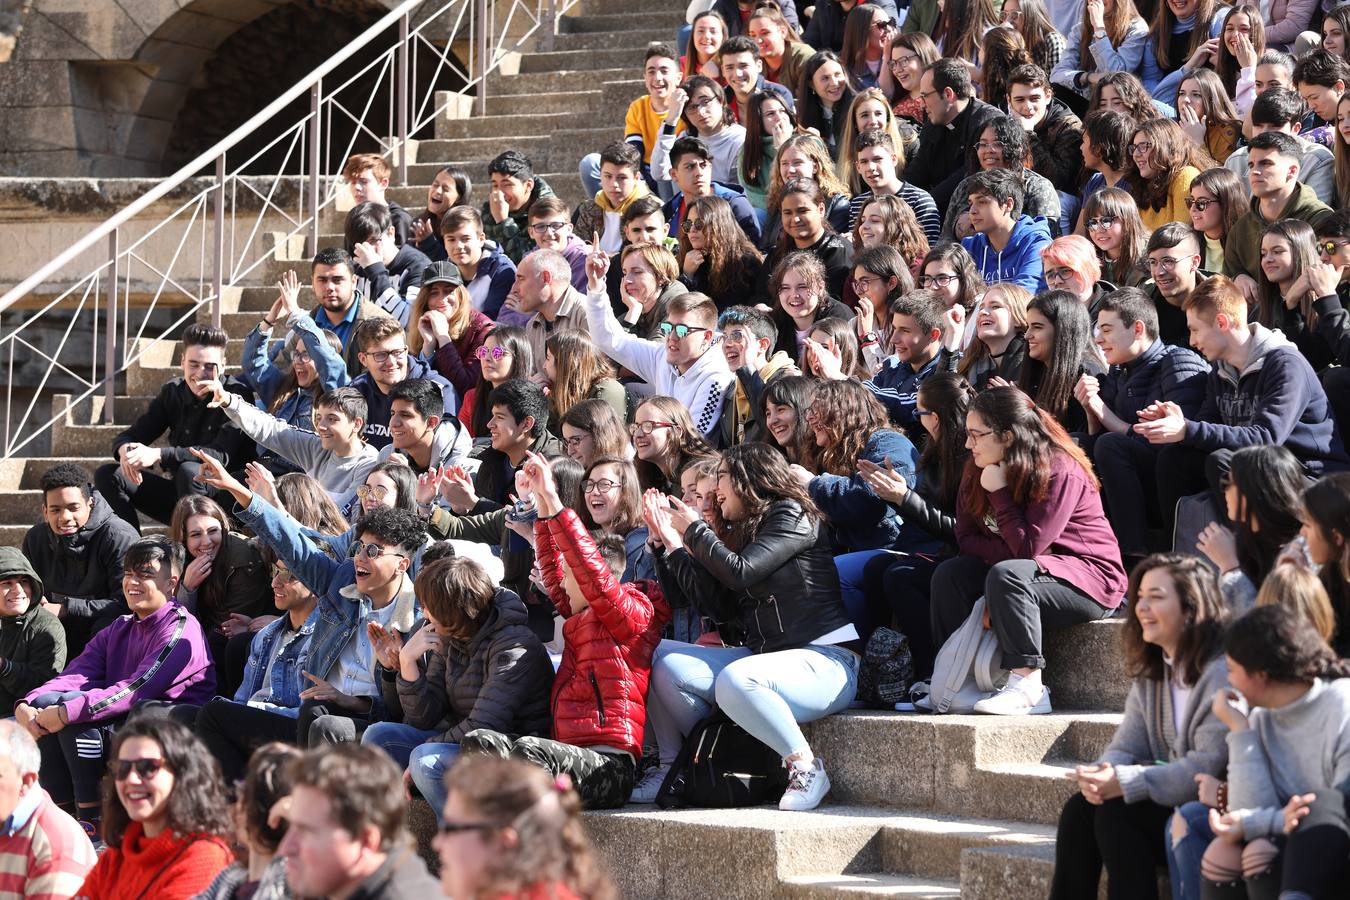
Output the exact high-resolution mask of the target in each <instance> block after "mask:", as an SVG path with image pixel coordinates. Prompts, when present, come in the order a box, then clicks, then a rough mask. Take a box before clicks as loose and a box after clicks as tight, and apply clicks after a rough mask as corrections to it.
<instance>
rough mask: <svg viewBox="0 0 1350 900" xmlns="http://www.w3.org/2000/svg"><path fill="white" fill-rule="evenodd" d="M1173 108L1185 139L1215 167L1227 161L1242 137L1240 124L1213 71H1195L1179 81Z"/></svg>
mask: <svg viewBox="0 0 1350 900" xmlns="http://www.w3.org/2000/svg"><path fill="white" fill-rule="evenodd" d="M1176 107H1177V121H1178V122H1179V123H1180V125H1181V130H1182V131H1184V132H1186V136H1187V137H1188V138H1190V139H1191V141H1192V142H1193V143H1194V144H1196V145H1197V146H1199V147H1201V148H1203V149H1204V150H1205V152H1206V153H1208V154H1209V155H1210V157H1211V158H1212V159H1213V160H1214V161H1215V162H1216V163H1218V164H1219V165H1221V166H1222V165H1223V164H1224V163H1225V162H1227V160H1228V157H1230V156H1232V155H1233V151H1234V150H1236V149H1237V145H1238V140H1239V139H1240V138H1241V137H1242V122H1241V121H1240V120H1239V115H1238V111H1237V109H1235V108H1234V107H1233V101H1232V100H1230V99H1229V98H1228V94H1227V93H1226V91H1225V89H1224V86H1223V81H1222V80H1221V79H1220V78H1219V76H1218V75H1217V74H1216V73H1215V72H1214V70H1213V69H1197V70H1195V71H1194V72H1192V73H1190V74H1189V75H1187V76H1186V77H1185V78H1183V79H1181V85H1180V87H1179V88H1178V89H1177V102H1176Z"/></svg>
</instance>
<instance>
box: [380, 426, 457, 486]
mask: <svg viewBox="0 0 1350 900" xmlns="http://www.w3.org/2000/svg"><path fill="white" fill-rule="evenodd" d="M472 449H473V438H471V437H469V430H468V429H467V428H465V427H464V426H463V425H461V424H460V421H459V419H456V418H455V417H454V416H446V417H445V418H443V419H441V423H440V424H439V425H437V426H436V434H435V435H434V436H433V437H432V439H431V459H430V461H429V465H428V468H429V469H434V468H437V467H438V466H459V465H463V464H464V462H465V461H466V460H468V458H469V451H470V450H472ZM395 453H398V454H399V455H400V456H402V457H403V458H404V459H406V460H407V461H408V465H409V466H411V467H412V470H413V471H414V472H416V473H417V474H419V475H421V474H422V473H423V472H425V471H427V470H426V469H423V468H421V467H420V466H418V465H417V463H415V462H414V461H413V458H412V457H411V456H409V455H408V454H406V453H402V452H400V451H398V450H396V449H394V445H393V444H387V445H386V446H384V447H381V448H380V453H379V458H378V462H384V461H385V460H387V459H389V457H391V456H393V455H394V454H395Z"/></svg>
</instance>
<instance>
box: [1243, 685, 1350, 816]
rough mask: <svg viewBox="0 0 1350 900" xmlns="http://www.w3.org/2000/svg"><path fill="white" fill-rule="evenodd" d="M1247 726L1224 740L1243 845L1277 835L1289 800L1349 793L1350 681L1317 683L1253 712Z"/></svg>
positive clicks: (1342, 814) (1339, 805)
mask: <svg viewBox="0 0 1350 900" xmlns="http://www.w3.org/2000/svg"><path fill="white" fill-rule="evenodd" d="M1251 724H1252V727H1251V728H1249V729H1248V730H1246V731H1234V732H1231V733H1230V734H1229V735H1228V808H1229V809H1230V810H1234V811H1237V812H1238V814H1239V815H1240V816H1241V817H1242V834H1243V837H1244V838H1245V839H1246V840H1248V841H1250V840H1254V839H1255V838H1259V837H1270V836H1272V835H1278V834H1280V832H1281V829H1282V828H1283V825H1284V816H1283V813H1282V809H1283V807H1284V805H1285V804H1286V803H1288V802H1289V798H1290V797H1292V796H1293V795H1294V794H1306V793H1315V794H1317V795H1318V796H1326V797H1329V796H1331V794H1330V792H1331V791H1340V792H1342V793H1345V792H1346V791H1347V790H1350V679H1347V678H1338V679H1336V680H1334V681H1325V680H1323V679H1321V678H1319V679H1317V680H1316V681H1314V682H1313V686H1312V687H1311V688H1310V689H1309V690H1308V693H1306V694H1304V695H1303V696H1302V697H1301V698H1299V699H1298V700H1295V701H1294V702H1293V703H1290V704H1289V705H1288V706H1282V707H1280V708H1278V709H1265V708H1257V709H1255V710H1253V711H1252V714H1251ZM1332 806H1333V807H1335V808H1336V809H1337V810H1340V807H1341V804H1332ZM1341 816H1342V818H1344V813H1341ZM1342 827H1344V824H1343V825H1342Z"/></svg>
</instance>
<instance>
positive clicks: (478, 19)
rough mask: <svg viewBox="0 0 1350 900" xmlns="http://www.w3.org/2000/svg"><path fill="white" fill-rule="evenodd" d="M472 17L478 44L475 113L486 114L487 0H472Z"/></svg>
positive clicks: (489, 61) (487, 62)
mask: <svg viewBox="0 0 1350 900" xmlns="http://www.w3.org/2000/svg"><path fill="white" fill-rule="evenodd" d="M473 17H474V21H475V23H476V24H477V31H476V32H475V34H474V38H475V39H476V43H477V45H478V91H477V97H478V99H477V102H476V103H475V104H474V111H475V114H476V115H480V116H486V115H487V73H488V66H489V65H490V64H491V62H492V61H491V60H489V59H488V13H487V0H473Z"/></svg>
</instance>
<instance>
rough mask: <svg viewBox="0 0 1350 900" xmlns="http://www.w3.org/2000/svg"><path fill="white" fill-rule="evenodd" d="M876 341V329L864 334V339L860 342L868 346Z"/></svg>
mask: <svg viewBox="0 0 1350 900" xmlns="http://www.w3.org/2000/svg"><path fill="white" fill-rule="evenodd" d="M876 342H877V333H876V332H875V331H869V332H867V333H866V334H864V335H863V336H862V339H861V340H860V341H859V344H860V345H861V346H864V347H866V346H867V345H868V344H875V343H876Z"/></svg>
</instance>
